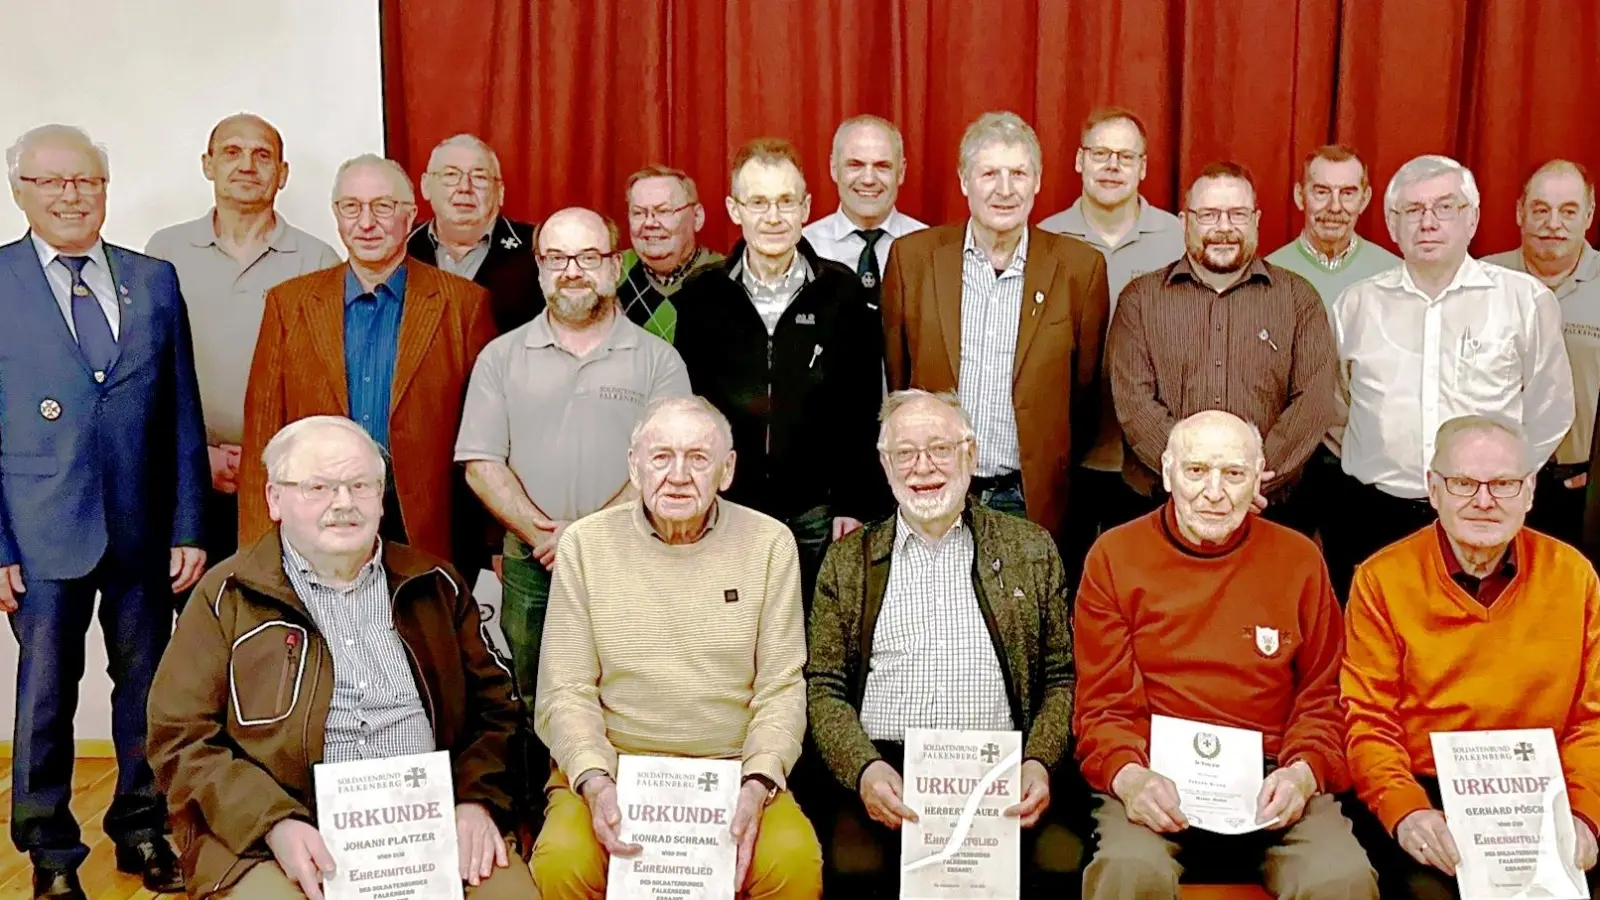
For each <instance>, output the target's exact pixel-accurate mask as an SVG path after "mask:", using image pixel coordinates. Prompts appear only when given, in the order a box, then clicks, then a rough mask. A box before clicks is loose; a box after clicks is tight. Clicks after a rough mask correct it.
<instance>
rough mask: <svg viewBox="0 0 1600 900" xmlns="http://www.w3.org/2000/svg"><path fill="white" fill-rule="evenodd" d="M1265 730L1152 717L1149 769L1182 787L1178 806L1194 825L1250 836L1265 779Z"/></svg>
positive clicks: (1220, 831)
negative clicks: (1262, 736)
mask: <svg viewBox="0 0 1600 900" xmlns="http://www.w3.org/2000/svg"><path fill="white" fill-rule="evenodd" d="M1264 759H1265V755H1264V754H1263V753H1262V750H1261V732H1259V731H1251V730H1249V729H1247V728H1229V727H1227V726H1225V725H1212V724H1210V723H1209V722H1192V721H1190V720H1188V719H1176V718H1173V717H1171V716H1151V717H1150V769H1151V770H1152V771H1154V772H1156V773H1158V774H1161V775H1165V776H1166V777H1168V778H1170V779H1172V783H1173V784H1175V785H1177V787H1178V808H1179V809H1180V810H1182V811H1183V817H1184V818H1186V819H1188V820H1189V824H1190V826H1192V827H1194V828H1199V829H1202V830H1205V831H1214V832H1216V833H1217V834H1249V833H1250V832H1252V831H1260V830H1261V829H1262V828H1265V827H1266V824H1259V825H1258V824H1256V804H1257V803H1258V802H1260V799H1261V782H1262V781H1264V780H1265V778H1264V775H1263V769H1264V768H1265V766H1264V763H1263V760H1264Z"/></svg>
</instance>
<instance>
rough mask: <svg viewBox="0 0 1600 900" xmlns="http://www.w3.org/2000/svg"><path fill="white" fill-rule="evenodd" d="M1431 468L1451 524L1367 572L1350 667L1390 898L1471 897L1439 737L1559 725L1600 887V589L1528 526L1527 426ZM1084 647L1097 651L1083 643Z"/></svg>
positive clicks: (1470, 433)
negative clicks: (1442, 790) (1450, 823)
mask: <svg viewBox="0 0 1600 900" xmlns="http://www.w3.org/2000/svg"><path fill="white" fill-rule="evenodd" d="M1434 446H1435V449H1434V455H1433V462H1432V464H1431V465H1430V467H1429V471H1428V473H1427V482H1428V499H1429V501H1430V502H1431V503H1432V504H1433V507H1434V509H1436V510H1437V511H1438V513H1439V520H1438V522H1437V523H1435V524H1433V525H1430V526H1428V527H1427V528H1425V529H1423V530H1421V531H1418V532H1416V533H1415V534H1412V535H1411V536H1410V537H1407V538H1404V539H1402V540H1400V541H1397V542H1395V543H1393V544H1391V545H1389V546H1388V547H1386V548H1384V549H1383V550H1381V551H1379V552H1378V553H1376V554H1374V555H1373V556H1372V557H1371V558H1370V559H1368V560H1367V561H1366V562H1365V563H1363V564H1362V565H1361V567H1360V568H1358V569H1357V570H1356V575H1355V580H1354V583H1353V584H1352V586H1351V591H1350V606H1349V613H1348V622H1347V628H1346V631H1347V643H1348V647H1349V650H1348V656H1347V658H1346V660H1345V663H1344V671H1343V674H1342V676H1341V681H1342V687H1343V692H1344V703H1345V708H1346V715H1347V718H1348V722H1349V735H1348V738H1347V743H1348V753H1347V757H1348V759H1349V763H1350V770H1351V773H1352V775H1353V776H1354V781H1355V787H1356V793H1357V794H1358V795H1359V796H1360V798H1361V800H1362V801H1363V802H1364V803H1365V804H1366V807H1367V808H1368V810H1370V812H1371V815H1370V816H1362V817H1359V818H1360V820H1358V822H1357V829H1358V831H1360V832H1362V836H1363V843H1365V844H1366V846H1367V849H1368V850H1370V851H1371V852H1372V854H1373V862H1374V863H1376V864H1377V866H1378V870H1379V872H1380V873H1381V875H1382V882H1383V896H1384V897H1385V898H1390V897H1395V898H1434V897H1438V898H1450V897H1454V896H1456V884H1455V878H1454V875H1455V868H1456V865H1457V864H1459V863H1460V861H1461V855H1460V853H1459V851H1458V848H1457V846H1456V844H1455V842H1454V841H1453V840H1452V839H1451V836H1450V831H1449V829H1448V828H1447V827H1446V825H1445V817H1444V813H1443V812H1442V811H1441V808H1442V806H1443V804H1442V803H1441V801H1440V796H1439V783H1438V778H1437V769H1436V768H1435V764H1434V759H1433V749H1432V745H1431V743H1430V738H1429V735H1430V734H1432V733H1433V732H1436V731H1486V730H1496V729H1509V728H1550V729H1552V730H1553V731H1554V732H1555V737H1556V743H1557V745H1558V746H1559V747H1560V751H1561V762H1562V769H1563V770H1564V771H1565V773H1566V780H1567V796H1568V799H1569V800H1570V801H1571V805H1572V813H1573V820H1574V822H1573V826H1574V830H1575V831H1576V836H1577V840H1576V847H1575V850H1574V852H1575V855H1576V862H1577V865H1578V867H1579V868H1580V869H1584V870H1587V871H1588V872H1589V881H1590V885H1591V887H1592V886H1593V885H1594V883H1595V880H1596V879H1595V872H1594V865H1595V855H1596V849H1595V825H1596V823H1600V582H1597V580H1596V577H1595V571H1594V568H1593V567H1592V566H1590V564H1589V562H1588V561H1587V560H1586V559H1584V557H1583V555H1582V554H1580V553H1579V552H1578V551H1577V550H1576V549H1574V548H1572V547H1570V546H1568V545H1566V544H1563V543H1561V542H1560V541H1557V540H1555V539H1554V538H1551V537H1547V536H1545V535H1543V534H1540V533H1538V532H1536V531H1530V530H1528V529H1526V528H1523V527H1522V522H1523V519H1524V518H1525V517H1526V516H1527V514H1528V509H1529V507H1531V506H1532V505H1533V486H1534V472H1535V470H1536V469H1537V468H1538V465H1537V462H1536V461H1534V460H1531V459H1530V458H1529V457H1530V454H1529V451H1528V441H1527V438H1526V437H1525V436H1524V435H1523V433H1522V429H1521V428H1520V427H1519V426H1517V425H1515V424H1513V423H1511V422H1508V421H1504V420H1501V419H1496V418H1491V417H1486V416H1463V417H1460V418H1456V419H1451V420H1450V421H1448V422H1446V423H1444V424H1443V425H1441V426H1440V427H1439V435H1438V438H1437V440H1436V441H1435V444H1434ZM1080 646H1081V644H1080Z"/></svg>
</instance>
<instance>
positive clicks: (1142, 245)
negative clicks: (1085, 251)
mask: <svg viewBox="0 0 1600 900" xmlns="http://www.w3.org/2000/svg"><path fill="white" fill-rule="evenodd" d="M1039 227H1040V228H1042V229H1044V230H1045V231H1053V232H1055V233H1056V234H1064V235H1067V236H1069V237H1075V238H1077V239H1078V240H1080V241H1083V242H1084V243H1086V244H1088V245H1089V246H1091V247H1093V248H1095V249H1096V250H1099V251H1100V254H1101V255H1102V256H1104V257H1105V258H1106V280H1107V281H1108V282H1110V287H1111V311H1112V312H1116V309H1117V295H1118V294H1121V293H1122V289H1123V288H1125V287H1127V286H1128V282H1130V281H1132V280H1133V279H1135V278H1137V277H1138V276H1140V275H1143V274H1144V273H1146V272H1154V271H1155V270H1156V269H1159V268H1161V267H1162V266H1165V265H1168V264H1169V263H1174V262H1177V260H1178V257H1180V256H1182V255H1183V222H1182V221H1180V220H1179V219H1178V217H1177V216H1175V215H1173V214H1172V213H1169V212H1167V211H1166V210H1162V209H1156V208H1155V207H1154V206H1151V205H1150V204H1149V203H1148V202H1146V201H1145V199H1144V198H1143V197H1140V198H1139V218H1138V220H1137V221H1136V222H1134V223H1133V228H1132V229H1130V230H1129V231H1128V233H1127V234H1126V235H1124V236H1123V238H1122V241H1121V242H1120V243H1118V244H1117V245H1116V246H1115V247H1110V246H1107V245H1106V242H1105V241H1104V240H1102V239H1101V238H1100V235H1098V234H1096V233H1095V232H1094V230H1093V229H1091V228H1090V227H1089V223H1088V222H1086V221H1084V218H1083V198H1082V197H1079V198H1078V199H1077V200H1074V201H1073V202H1072V205H1071V206H1069V207H1067V208H1066V209H1064V210H1062V211H1061V212H1058V213H1056V214H1055V215H1053V216H1051V217H1049V218H1048V219H1045V220H1044V221H1043V222H1040V223H1039ZM1108 321H1109V320H1108Z"/></svg>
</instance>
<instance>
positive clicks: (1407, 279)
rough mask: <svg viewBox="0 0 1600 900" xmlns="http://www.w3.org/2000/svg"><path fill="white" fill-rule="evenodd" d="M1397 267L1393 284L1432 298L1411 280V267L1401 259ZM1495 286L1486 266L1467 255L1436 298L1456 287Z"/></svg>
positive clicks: (1428, 298)
mask: <svg viewBox="0 0 1600 900" xmlns="http://www.w3.org/2000/svg"><path fill="white" fill-rule="evenodd" d="M1399 269H1400V277H1399V280H1398V282H1397V283H1396V285H1395V286H1397V287H1400V288H1402V289H1404V290H1406V291H1409V292H1410V293H1413V294H1416V295H1417V296H1418V297H1422V298H1423V299H1426V300H1429V301H1430V302H1432V299H1433V298H1430V297H1428V295H1427V294H1425V293H1423V291H1422V289H1421V288H1419V287H1417V283H1416V282H1415V281H1413V280H1411V267H1410V266H1408V265H1406V264H1405V262H1404V261H1403V260H1402V261H1401V263H1400V266H1399ZM1495 286H1496V282H1495V280H1494V277H1493V276H1491V275H1490V274H1489V269H1488V266H1486V265H1485V264H1484V263H1482V262H1480V261H1479V260H1476V259H1473V258H1472V257H1470V256H1468V257H1467V258H1465V259H1463V260H1462V261H1461V267H1460V268H1458V269H1456V274H1455V276H1454V277H1452V278H1451V279H1450V283H1449V284H1448V285H1445V289H1444V290H1442V291H1440V292H1439V297H1438V299H1441V300H1442V299H1444V297H1445V295H1447V294H1449V293H1450V292H1451V291H1454V290H1456V289H1458V288H1492V287H1495Z"/></svg>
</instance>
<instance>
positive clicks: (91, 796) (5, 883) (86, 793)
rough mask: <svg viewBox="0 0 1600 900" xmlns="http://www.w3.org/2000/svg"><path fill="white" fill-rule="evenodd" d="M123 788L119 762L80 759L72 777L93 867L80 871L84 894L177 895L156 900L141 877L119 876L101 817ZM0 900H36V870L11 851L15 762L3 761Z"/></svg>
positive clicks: (119, 898) (144, 898) (135, 898)
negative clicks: (115, 790)
mask: <svg viewBox="0 0 1600 900" xmlns="http://www.w3.org/2000/svg"><path fill="white" fill-rule="evenodd" d="M116 783H117V761H116V760H114V759H80V760H78V763H77V765H76V766H75V767H74V769H73V774H72V811H73V813H74V814H76V815H77V817H78V824H79V825H81V826H82V827H83V842H84V843H85V844H88V845H89V861H88V862H86V863H84V864H83V868H81V869H79V870H78V877H79V878H80V879H81V880H82V881H83V890H84V893H87V894H88V895H89V896H90V897H92V898H94V900H155V898H157V897H162V896H166V897H173V896H176V895H172V894H167V895H162V894H153V893H151V892H149V891H147V890H145V889H144V886H143V885H141V884H140V883H139V878H138V876H135V875H124V874H122V873H121V872H118V871H117V863H116V860H115V859H114V858H113V856H112V847H111V839H110V838H108V837H106V836H105V833H104V832H103V831H101V830H100V820H101V817H103V816H104V815H105V811H106V807H107V806H110V805H111V793H112V789H113V788H115V787H116ZM0 829H3V830H5V831H6V833H7V835H8V836H3V837H0V900H30V898H32V897H33V867H32V866H30V865H29V864H28V857H27V855H26V854H23V853H18V852H17V850H16V848H15V847H13V846H12V845H11V839H10V837H9V833H10V829H11V760H10V759H6V758H0Z"/></svg>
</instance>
